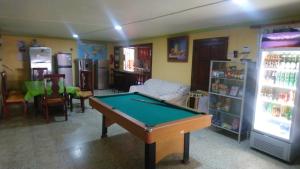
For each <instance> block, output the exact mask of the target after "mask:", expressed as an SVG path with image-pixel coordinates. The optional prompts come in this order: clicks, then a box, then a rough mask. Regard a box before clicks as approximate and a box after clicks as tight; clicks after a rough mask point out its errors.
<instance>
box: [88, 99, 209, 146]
mask: <svg viewBox="0 0 300 169" xmlns="http://www.w3.org/2000/svg"><path fill="white" fill-rule="evenodd" d="M89 101H90V105H91V106H92V107H93V108H95V109H96V110H98V111H99V112H100V113H102V114H103V116H105V117H106V118H105V122H104V124H105V127H109V126H110V125H112V124H113V123H117V124H119V125H120V126H122V127H124V128H125V129H127V130H128V131H130V132H131V133H132V134H134V135H135V136H137V137H139V138H140V139H142V140H144V141H145V142H146V143H148V144H151V143H154V142H156V141H158V140H159V139H166V138H164V137H165V136H166V135H168V137H169V138H172V137H173V136H172V135H174V137H176V136H177V135H178V134H184V133H188V132H192V131H195V130H199V129H202V128H206V127H209V126H210V125H211V118H212V116H211V115H208V114H198V115H195V116H193V117H188V118H184V119H179V120H174V121H170V122H166V123H161V124H158V125H156V126H153V127H149V126H146V125H145V124H144V123H142V122H140V121H138V120H136V119H134V118H133V117H131V116H129V115H127V114H125V113H123V112H121V111H119V110H117V109H114V108H113V107H112V106H109V105H107V104H106V103H104V102H102V101H100V100H99V99H97V98H94V97H91V98H90V99H89ZM169 104H170V103H169ZM124 119H126V120H124ZM145 131H146V132H145Z"/></svg>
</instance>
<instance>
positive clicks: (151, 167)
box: [145, 143, 156, 169]
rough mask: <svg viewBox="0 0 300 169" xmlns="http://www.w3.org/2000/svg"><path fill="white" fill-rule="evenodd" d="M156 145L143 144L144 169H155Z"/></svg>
mask: <svg viewBox="0 0 300 169" xmlns="http://www.w3.org/2000/svg"><path fill="white" fill-rule="evenodd" d="M155 151H156V143H152V144H147V143H146V144H145V169H155V154H156V152H155Z"/></svg>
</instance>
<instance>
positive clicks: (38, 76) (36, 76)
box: [31, 67, 48, 114]
mask: <svg viewBox="0 0 300 169" xmlns="http://www.w3.org/2000/svg"><path fill="white" fill-rule="evenodd" d="M31 72H32V80H43V78H44V75H46V74H48V68H46V67H44V68H32V71H31ZM40 101H41V97H40V96H34V101H33V103H34V107H35V108H36V110H37V111H36V114H37V113H38V112H40V109H41V108H40V107H39V105H40V104H38V103H39V102H40Z"/></svg>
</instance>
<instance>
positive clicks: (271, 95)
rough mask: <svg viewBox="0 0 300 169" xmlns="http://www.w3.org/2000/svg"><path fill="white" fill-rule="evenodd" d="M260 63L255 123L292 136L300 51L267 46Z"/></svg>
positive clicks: (258, 127)
mask: <svg viewBox="0 0 300 169" xmlns="http://www.w3.org/2000/svg"><path fill="white" fill-rule="evenodd" d="M260 63H261V65H260V72H259V79H258V92H257V99H256V110H255V115H254V126H253V127H254V129H255V130H257V131H260V132H263V133H266V134H268V135H273V136H275V137H278V138H281V139H284V140H290V131H291V126H292V120H291V119H292V117H293V111H294V110H293V109H294V105H295V96H296V91H297V88H296V86H297V85H296V84H297V80H298V71H299V63H300V51H292V50H264V51H263V52H262V55H261V62H260Z"/></svg>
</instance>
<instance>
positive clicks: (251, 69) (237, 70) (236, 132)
mask: <svg viewBox="0 0 300 169" xmlns="http://www.w3.org/2000/svg"><path fill="white" fill-rule="evenodd" d="M210 67H211V68H210V76H209V92H208V93H209V113H210V114H212V115H213V119H212V126H214V127H215V128H217V129H221V130H225V131H227V132H229V133H231V134H233V136H237V140H238V142H240V141H241V139H242V137H243V136H246V137H247V138H248V135H249V132H250V129H251V120H252V113H253V111H254V110H253V109H254V107H253V103H254V93H255V86H256V82H255V77H254V76H255V63H254V62H250V61H247V62H232V61H211V66H210Z"/></svg>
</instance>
